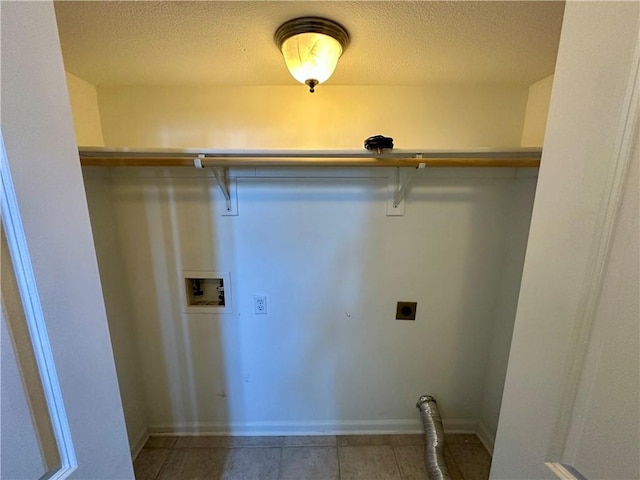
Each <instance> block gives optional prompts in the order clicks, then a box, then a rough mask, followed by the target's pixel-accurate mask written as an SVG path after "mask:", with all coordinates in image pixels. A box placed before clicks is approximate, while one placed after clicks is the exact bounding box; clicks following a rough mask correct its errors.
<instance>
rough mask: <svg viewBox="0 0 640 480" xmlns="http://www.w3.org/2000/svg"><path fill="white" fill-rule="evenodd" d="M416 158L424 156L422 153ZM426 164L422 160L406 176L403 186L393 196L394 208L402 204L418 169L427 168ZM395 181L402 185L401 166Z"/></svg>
mask: <svg viewBox="0 0 640 480" xmlns="http://www.w3.org/2000/svg"><path fill="white" fill-rule="evenodd" d="M416 158H422V155H420V156H417V157H416ZM425 166H426V163H424V162H421V163H420V164H418V166H417V167H416V168H415V169H414V170H413V171H411V173H409V174H408V175H407V176H406V178H405V179H404V182H403V183H402V186H401V187H400V188H399V189H398V190H397V191H396V192H395V194H394V196H393V207H394V208H397V207H398V205H400V202H402V200H404V197H405V195H406V194H407V189H408V188H409V183H410V182H411V180H412V179H413V177H415V176H416V174H417V173H418V170H422V169H423V168H425ZM395 182H396V185H400V167H396V171H395Z"/></svg>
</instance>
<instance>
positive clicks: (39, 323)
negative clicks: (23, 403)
mask: <svg viewBox="0 0 640 480" xmlns="http://www.w3.org/2000/svg"><path fill="white" fill-rule="evenodd" d="M0 150H1V158H0V161H1V170H0V171H1V172H2V175H0V176H1V177H2V181H1V183H0V190H1V196H2V198H1V199H0V201H1V202H2V224H3V226H4V230H5V234H6V238H7V246H8V248H9V252H10V255H11V260H12V261H13V266H14V270H15V278H16V282H17V284H18V290H19V292H20V298H21V300H22V306H23V308H24V314H25V318H26V322H27V327H28V330H29V336H30V337H31V343H32V345H33V352H34V355H35V358H36V363H37V365H38V371H39V374H40V379H41V381H42V387H43V390H44V396H45V400H46V403H47V408H48V410H49V417H50V419H51V425H52V427H53V433H54V436H55V439H56V444H57V447H58V453H59V455H60V467H59V468H58V469H57V470H55V471H51V472H48V473H47V474H46V475H45V477H44V478H47V479H55V480H63V479H65V478H67V477H69V475H71V473H72V472H73V471H74V470H75V469H76V468H77V467H78V462H77V459H76V453H75V449H74V446H73V441H72V438H71V429H70V428H69V422H68V419H67V413H66V411H65V408H64V402H63V399H62V391H61V389H60V383H59V381H58V373H57V371H56V366H55V363H54V359H53V353H52V351H51V344H50V342H49V335H48V333H47V326H46V323H45V319H44V313H43V311H42V305H41V303H40V296H39V295H38V288H37V285H36V280H35V277H34V274H33V268H32V265H31V257H30V256H29V249H28V246H27V240H26V237H25V233H24V228H23V225H22V219H21V218H20V211H19V208H18V201H17V198H16V192H15V190H14V187H13V181H12V179H11V172H10V169H9V162H8V160H7V154H6V150H5V148H4V140H3V138H2V132H0Z"/></svg>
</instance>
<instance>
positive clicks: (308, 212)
mask: <svg viewBox="0 0 640 480" xmlns="http://www.w3.org/2000/svg"><path fill="white" fill-rule="evenodd" d="M70 89H71V87H70ZM96 92H97V95H96V98H97V102H95V101H93V100H91V98H89V97H85V99H84V100H85V101H93V108H95V109H96V110H97V111H98V112H99V118H100V121H101V132H102V134H103V136H104V143H105V144H106V145H108V146H110V147H126V146H128V147H138V148H143V147H178V148H179V147H182V148H187V147H198V146H202V147H210V148H211V147H215V148H256V149H258V148H314V149H319V148H325V149H326V148H345V149H346V148H350V149H353V148H357V146H358V145H360V143H361V142H362V140H363V139H364V138H366V137H367V136H370V135H373V134H377V133H382V134H385V135H390V136H392V137H394V138H395V139H396V145H398V146H399V147H402V148H447V147H452V146H455V147H456V148H473V147H479V146H491V147H501V146H502V147H507V146H511V147H513V146H514V145H515V146H517V145H520V142H521V139H522V138H523V129H524V128H525V112H526V110H527V108H528V107H527V99H528V88H527V86H509V85H503V86H459V87H455V86H432V87H331V86H323V89H322V92H321V91H320V89H319V90H318V92H316V96H311V95H309V94H308V93H306V92H304V89H302V90H301V89H299V88H298V87H217V88H211V89H204V88H165V87H157V88H153V87H151V88H146V87H145V88H138V87H105V88H98V89H97V91H96ZM71 94H72V95H71V96H72V101H76V102H79V101H82V99H80V97H79V96H76V99H75V100H74V95H73V90H71ZM373 97H375V98H378V99H386V100H388V101H386V102H382V103H383V104H384V105H385V107H384V108H383V109H381V108H380V107H379V106H375V105H373V104H372V103H371V102H370V99H371V98H373ZM542 131H544V129H542ZM78 140H79V143H80V144H82V143H83V142H82V138H80V135H79V138H78ZM83 171H84V174H85V187H86V191H87V198H88V202H89V209H90V214H91V219H92V228H93V231H94V237H95V242H96V249H97V252H98V261H99V265H100V270H101V279H102V286H103V292H104V295H105V302H106V304H107V311H108V316H109V321H110V328H111V335H112V341H113V343H114V352H115V357H116V365H117V369H118V375H119V381H120V389H121V394H122V399H123V405H124V407H125V415H126V418H127V426H128V430H129V439H130V442H131V447H132V450H134V451H135V450H136V449H137V448H139V446H140V444H141V442H142V441H144V437H145V435H146V434H147V432H178V433H202V432H231V433H235V434H310V433H318V432H329V431H331V432H355V433H363V432H391V431H404V432H419V431H420V428H421V427H420V420H419V416H418V415H417V411H416V409H415V401H416V399H417V398H418V396H419V395H420V394H422V393H425V392H428V393H430V394H432V395H434V396H436V397H437V398H438V401H439V403H440V404H441V413H442V414H443V416H444V423H445V428H447V429H448V430H449V431H478V432H479V434H480V435H481V437H482V438H483V441H484V442H485V443H486V444H487V445H488V446H489V448H491V446H492V442H493V437H494V435H495V430H496V428H497V417H498V412H499V406H500V400H501V395H502V388H503V384H504V372H505V371H506V364H507V360H508V351H509V344H510V338H511V331H512V328H513V319H514V315H515V306H516V302H517V294H518V289H519V282H520V276H521V273H522V264H523V259H524V252H525V249H526V239H527V233H528V225H529V222H530V218H531V207H532V203H533V196H534V193H535V183H536V172H537V170H536V169H511V168H504V169H433V170H428V171H425V172H421V174H420V175H419V176H418V177H416V178H415V179H414V181H413V182H412V184H411V187H410V190H409V193H408V196H407V199H406V205H405V215H404V216H400V217H388V216H385V204H386V200H387V195H388V192H387V183H388V180H387V175H388V173H389V172H388V171H387V170H386V169H366V168H363V169H348V170H339V169H313V168H311V169H308V168H300V169H277V168H271V169H266V168H265V169H233V170H232V175H235V176H237V177H238V179H237V184H238V188H237V191H238V215H237V216H223V215H222V213H223V209H224V199H223V198H222V195H221V194H220V192H219V190H218V187H217V185H216V182H215V179H214V178H213V176H212V174H211V173H210V172H208V171H206V170H205V171H197V170H195V169H190V168H166V169H163V168H98V167H85V168H84V169H83ZM193 270H200V271H220V272H229V274H230V278H231V294H230V298H231V303H232V309H233V311H232V313H227V314H192V313H185V308H184V298H183V297H184V282H183V280H182V278H183V277H182V274H183V272H184V271H193ZM256 294H266V295H267V307H268V313H267V314H266V315H257V314H254V309H253V296H254V295H256ZM398 301H416V302H417V303H418V307H417V317H416V321H415V322H411V321H396V320H395V319H394V318H395V308H396V302H398Z"/></svg>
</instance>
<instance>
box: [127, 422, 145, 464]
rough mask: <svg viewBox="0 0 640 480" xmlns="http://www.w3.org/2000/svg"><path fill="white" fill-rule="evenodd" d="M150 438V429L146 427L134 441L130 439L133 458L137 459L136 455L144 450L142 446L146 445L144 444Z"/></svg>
mask: <svg viewBox="0 0 640 480" xmlns="http://www.w3.org/2000/svg"><path fill="white" fill-rule="evenodd" d="M148 439H149V431H148V430H146V429H144V430H142V431H141V432H140V433H138V435H136V437H135V438H134V439H133V441H129V447H130V449H131V459H132V460H135V459H136V457H137V456H138V455H139V454H140V452H141V451H142V447H144V444H145V443H147V440H148Z"/></svg>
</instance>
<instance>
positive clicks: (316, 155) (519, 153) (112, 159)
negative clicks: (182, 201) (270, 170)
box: [79, 147, 542, 167]
mask: <svg viewBox="0 0 640 480" xmlns="http://www.w3.org/2000/svg"><path fill="white" fill-rule="evenodd" d="M79 154H80V161H81V164H82V166H101V167H126V166H132V167H179V166H191V167H192V166H194V159H196V158H199V160H200V162H201V165H202V166H203V167H259V166H265V167H278V166H281V167H304V166H308V167H417V166H419V165H420V164H425V166H427V167H537V166H539V164H540V157H541V155H542V150H541V149H540V148H512V149H488V148H486V149H474V150H471V149H469V150H422V151H415V150H413V151H408V150H393V151H390V152H385V153H382V154H376V153H374V152H369V151H366V150H260V151H258V150H253V151H252V150H206V149H204V150H197V149H183V150H179V149H111V148H105V147H80V148H79Z"/></svg>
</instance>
